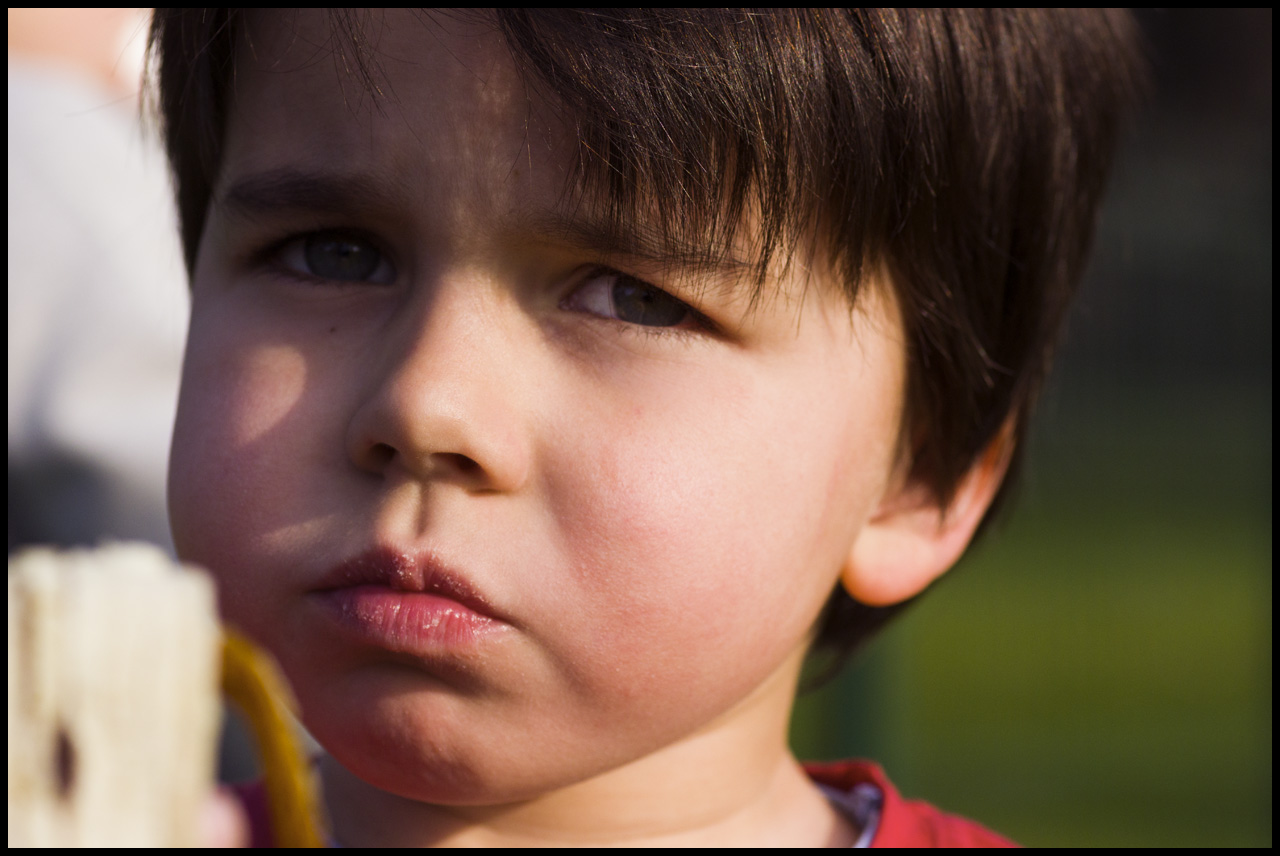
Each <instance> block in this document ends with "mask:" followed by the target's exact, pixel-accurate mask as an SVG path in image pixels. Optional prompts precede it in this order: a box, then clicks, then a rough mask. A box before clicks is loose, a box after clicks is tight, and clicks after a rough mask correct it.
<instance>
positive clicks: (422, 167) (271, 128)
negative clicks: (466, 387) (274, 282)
mask: <svg viewBox="0 0 1280 856" xmlns="http://www.w3.org/2000/svg"><path fill="white" fill-rule="evenodd" d="M348 14H349V17H346V18H344V17H341V16H340V15H339V14H338V13H334V12H326V11H324V10H305V11H302V10H289V11H273V12H267V11H252V12H249V13H248V15H249V17H248V18H247V19H246V26H245V28H244V31H243V33H242V38H241V39H240V41H239V44H238V51H237V68H236V76H235V85H234V96H233V98H232V101H231V109H230V112H229V118H228V124H227V135H226V138H225V149H224V156H223V161H222V169H221V171H220V176H219V181H218V186H217V188H216V190H215V195H216V201H217V202H218V203H224V202H227V201H228V200H230V201H233V202H236V201H245V200H248V201H249V202H250V203H251V204H253V203H255V201H256V202H261V201H262V200H264V199H270V198H271V197H272V194H273V193H274V195H275V199H274V202H278V201H280V198H281V197H289V196H290V195H292V196H293V197H295V198H298V199H303V201H304V202H305V203H306V204H308V205H310V203H312V202H316V201H320V202H322V203H323V204H324V206H325V207H329V206H330V203H332V202H334V201H336V200H339V199H341V201H342V203H343V210H344V212H345V213H355V211H356V208H355V207H353V206H348V205H346V203H347V202H352V203H369V204H368V205H365V206H364V207H365V209H369V208H376V209H378V210H379V211H382V212H384V213H385V212H386V211H389V210H393V211H394V212H395V213H396V215H397V216H403V215H408V216H411V217H412V216H414V215H417V216H424V211H425V212H426V216H429V219H430V220H431V223H430V226H431V227H432V228H435V229H438V230H443V231H444V232H448V231H450V230H451V231H452V234H443V233H442V234H440V237H441V239H449V240H455V239H459V238H465V237H466V236H467V235H477V234H482V233H483V234H494V233H497V232H501V233H503V234H506V235H511V236H515V235H519V236H521V237H523V236H525V235H527V234H530V233H536V234H537V235H538V236H541V237H549V238H551V239H553V240H555V241H558V242H562V243H565V244H575V245H582V246H586V247H589V248H591V249H597V250H600V251H602V252H605V253H607V254H609V255H615V256H625V257H636V258H639V259H643V260H646V261H649V262H652V263H655V264H664V265H671V266H675V267H678V268H682V269H696V270H701V271H704V272H713V273H715V274H717V277H716V278H715V279H714V281H713V280H712V279H711V278H708V279H707V281H706V283H705V285H707V286H711V285H713V284H715V283H721V284H723V286H722V287H723V288H724V289H725V290H729V291H739V290H740V289H741V290H743V291H748V290H750V289H749V288H748V287H747V286H746V282H747V281H748V280H749V279H751V276H750V273H751V272H752V271H754V267H753V266H752V264H751V263H750V262H749V260H750V259H751V258H752V253H751V249H750V248H751V246H752V244H753V241H752V240H751V233H750V229H749V228H747V227H746V223H747V222H748V221H749V218H747V219H746V220H744V222H743V224H742V225H743V228H742V229H740V230H739V234H738V236H737V237H735V239H734V241H733V245H732V246H731V247H728V248H726V249H722V248H720V247H718V246H713V245H712V243H711V242H707V241H703V240H699V239H697V238H696V237H694V236H685V235H678V234H674V233H673V231H672V230H671V229H664V228H662V227H661V225H660V224H661V222H662V219H663V218H662V217H661V216H657V215H654V216H652V217H649V218H647V219H646V218H644V217H641V218H639V219H640V220H641V222H635V221H628V222H624V223H621V224H620V223H618V222H616V219H611V218H606V217H602V216H599V215H600V213H601V211H602V210H603V208H604V205H603V204H601V202H600V198H599V197H598V196H594V195H593V194H592V193H591V192H587V193H582V192H581V190H582V189H581V188H579V187H577V186H575V185H573V182H572V181H571V179H572V178H573V172H574V170H573V166H574V165H575V162H576V160H577V158H578V157H579V154H580V153H579V151H578V140H577V137H576V134H575V133H574V132H573V131H572V130H571V125H570V123H569V122H566V121H565V120H564V118H563V109H562V108H561V107H560V105H558V104H556V103H553V102H551V101H549V100H547V98H546V97H544V93H543V92H542V91H541V87H540V86H538V85H532V86H531V85H530V82H529V80H528V79H527V78H526V77H524V76H522V75H521V74H520V72H519V71H518V70H517V68H516V65H515V62H514V61H513V59H512V57H511V54H510V52H509V50H508V47H507V44H506V41H505V39H504V38H503V36H502V35H501V33H500V32H499V31H498V29H497V28H496V25H495V24H494V23H493V22H492V21H491V20H490V19H489V18H488V17H486V16H485V15H483V14H480V13H474V12H473V13H444V12H435V13H428V12H423V11H419V10H403V9H384V10H357V11H352V12H350V13H348ZM357 40H362V41H363V43H364V46H365V50H364V51H363V53H361V52H358V51H357V50H356V49H355V44H354V43H355V41H357ZM264 188H265V189H267V191H268V192H266V193H263V192H262V191H263V190H264ZM241 191H247V192H241ZM588 191H591V189H588ZM652 191H653V192H654V193H661V192H662V189H661V188H653V189H652ZM426 200H429V202H425V201H426ZM274 202H272V203H270V204H274ZM311 207H312V208H315V207H317V206H311ZM668 219H669V218H668ZM415 225H420V224H418V223H417V222H416V221H415ZM675 225H676V226H677V228H678V227H679V225H680V224H678V223H677V224H675ZM480 226H483V228H479V227H480ZM802 267H803V266H802ZM769 279H770V280H773V283H772V285H773V287H770V288H768V289H766V290H767V291H769V292H773V293H779V292H780V291H789V290H790V289H787V288H784V289H781V290H779V289H777V286H778V285H779V283H778V282H777V280H776V279H775V278H774V277H772V276H771V277H769ZM807 286H808V283H807V281H806V282H805V288H806V289H807Z"/></svg>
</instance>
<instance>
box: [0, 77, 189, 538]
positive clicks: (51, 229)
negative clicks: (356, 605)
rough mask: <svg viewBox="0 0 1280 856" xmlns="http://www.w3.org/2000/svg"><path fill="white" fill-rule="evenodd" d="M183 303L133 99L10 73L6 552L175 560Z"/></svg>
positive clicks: (168, 219) (160, 181) (163, 169)
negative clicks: (172, 505) (63, 547)
mask: <svg viewBox="0 0 1280 856" xmlns="http://www.w3.org/2000/svg"><path fill="white" fill-rule="evenodd" d="M188 306H189V297H188V292H187V281H186V274H185V271H184V269H183V265H182V253H181V248H180V243H179V241H178V237H177V224H176V216H175V213H174V203H173V198H172V195H171V191H170V182H169V177H168V172H167V166H166V163H165V158H164V154H163V150H162V149H161V147H160V144H159V142H158V141H157V140H156V139H154V138H152V137H144V135H143V132H142V130H141V124H140V122H139V120H138V116H137V106H136V101H135V100H134V99H132V98H124V99H122V98H120V96H119V95H118V94H116V93H113V92H111V91H109V90H107V89H105V88H103V86H102V84H100V83H99V82H98V81H97V80H95V79H94V78H92V77H91V76H89V75H87V74H83V73H80V72H78V71H76V70H74V69H70V68H66V67H64V66H61V65H58V64H55V63H53V62H48V63H45V62H41V61H39V60H34V59H27V58H25V57H24V58H21V59H13V58H11V59H10V62H9V509H10V511H9V547H10V551H11V552H12V550H13V549H14V547H15V546H17V545H19V544H22V543H29V542H32V541H42V542H45V543H55V544H92V543H96V542H97V541H99V540H101V539H104V538H108V537H114V538H130V539H143V540H147V541H150V542H152V543H155V544H158V545H160V546H161V547H163V548H165V549H166V550H168V551H169V552H170V553H171V554H172V552H173V547H172V541H171V538H170V535H169V526H168V517H167V513H166V510H165V499H164V497H165V472H166V467H167V461H168V453H169V440H170V436H171V433H172V429H173V419H174V414H175V412H176V408H177V394H178V380H179V373H180V369H181V361H182V349H183V343H184V341H185V336H186V325H187V314H188Z"/></svg>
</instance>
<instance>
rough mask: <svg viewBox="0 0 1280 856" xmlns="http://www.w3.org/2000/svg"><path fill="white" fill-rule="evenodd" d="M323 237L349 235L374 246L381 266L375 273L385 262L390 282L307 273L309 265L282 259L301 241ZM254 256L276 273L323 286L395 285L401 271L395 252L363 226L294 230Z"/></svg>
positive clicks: (345, 236)
mask: <svg viewBox="0 0 1280 856" xmlns="http://www.w3.org/2000/svg"><path fill="white" fill-rule="evenodd" d="M319 236H334V237H338V238H347V239H351V240H352V241H354V242H356V243H360V244H364V245H366V246H368V247H370V248H371V249H373V250H374V252H376V253H377V254H378V258H379V261H380V264H379V265H378V267H377V268H375V269H374V273H375V274H376V273H377V272H378V271H379V270H381V269H382V267H383V265H385V266H387V267H388V268H389V269H390V272H391V275H390V281H388V282H378V281H377V280H375V279H329V278H328V277H323V276H319V275H317V274H313V273H309V272H307V270H306V268H305V265H299V266H293V265H286V264H284V263H283V260H282V259H283V256H284V253H285V251H286V250H288V249H289V248H290V247H292V246H293V245H295V244H297V243H299V242H301V241H305V240H307V239H308V238H314V237H319ZM254 259H255V262H257V263H258V264H261V265H265V266H268V267H270V268H271V269H272V270H273V271H275V272H276V273H279V274H282V275H284V276H289V277H293V278H296V279H299V280H303V281H305V282H309V283H315V284H321V285H330V286H344V285H391V284H392V283H393V282H394V281H395V279H396V278H397V277H398V272H397V270H396V266H395V264H394V263H393V262H392V259H391V254H390V253H388V252H387V251H386V250H385V249H384V248H383V243H382V242H381V241H380V240H378V239H377V238H376V237H374V236H373V235H371V234H369V232H368V231H366V230H364V229H360V228H347V227H342V226H335V227H328V228H320V229H306V230H303V231H290V232H288V233H287V234H286V235H285V236H284V237H282V238H279V239H276V240H273V241H269V242H268V243H267V244H266V246H265V247H263V249H262V250H260V251H258V252H257V253H255V254H254Z"/></svg>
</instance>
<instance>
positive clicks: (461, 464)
mask: <svg viewBox="0 0 1280 856" xmlns="http://www.w3.org/2000/svg"><path fill="white" fill-rule="evenodd" d="M436 457H437V458H439V459H441V460H444V461H448V462H449V463H450V464H452V465H453V466H454V467H456V468H457V470H458V472H460V473H467V474H470V473H473V472H475V471H476V470H478V469H480V465H479V464H477V463H476V462H475V461H473V460H471V459H470V458H468V457H467V456H466V455H459V454H457V453H455V452H442V453H440V454H438V455H436Z"/></svg>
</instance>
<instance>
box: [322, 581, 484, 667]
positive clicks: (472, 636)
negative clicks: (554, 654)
mask: <svg viewBox="0 0 1280 856" xmlns="http://www.w3.org/2000/svg"><path fill="white" fill-rule="evenodd" d="M318 599H319V601H320V603H321V605H322V607H323V608H324V610H325V612H326V613H327V614H328V616H329V617H330V618H331V619H332V620H333V621H334V622H335V623H336V624H337V626H338V627H339V629H340V630H341V631H342V632H343V633H344V634H345V635H346V636H348V637H349V638H351V639H353V640H354V641H356V642H360V643H362V644H367V645H374V646H377V647H379V648H385V649H387V650H390V651H398V652H402V653H407V654H425V653H430V652H434V651H440V650H442V649H450V648H456V649H461V648H468V647H474V646H475V645H477V644H478V643H480V642H482V641H483V640H484V639H486V638H488V637H490V636H493V635H495V634H497V633H500V632H502V631H503V630H506V629H508V625H507V624H505V623H503V622H501V621H498V620H497V619H496V618H490V617H489V616H487V615H481V614H480V613H478V612H476V611H475V610H473V609H470V608H468V607H466V606H463V605H462V604H460V603H458V601H456V600H451V599H449V598H447V597H441V596H440V595H435V594H428V593H426V592H407V591H397V590H396V589H392V588H387V587H386V586H353V587H350V588H341V589H333V590H331V591H325V592H320V593H319V594H318Z"/></svg>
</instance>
